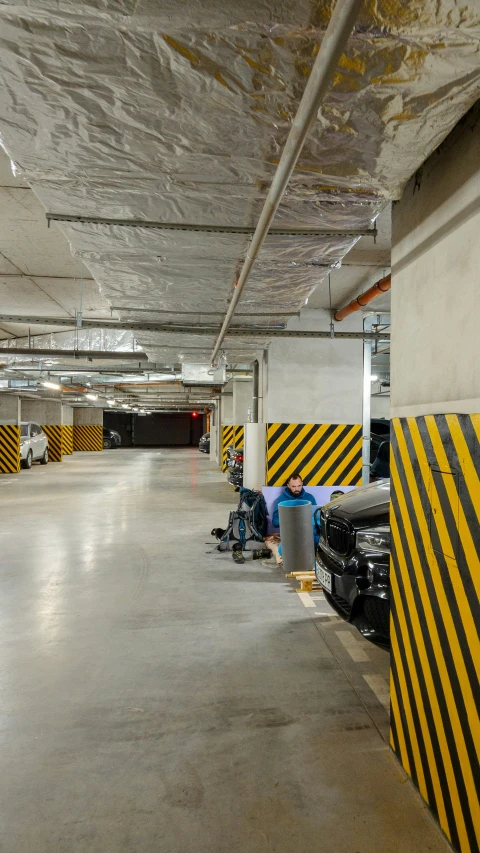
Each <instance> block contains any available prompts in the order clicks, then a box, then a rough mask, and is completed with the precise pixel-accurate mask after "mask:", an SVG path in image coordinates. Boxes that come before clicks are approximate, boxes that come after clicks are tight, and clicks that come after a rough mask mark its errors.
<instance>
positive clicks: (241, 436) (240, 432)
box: [233, 424, 245, 448]
mask: <svg viewBox="0 0 480 853" xmlns="http://www.w3.org/2000/svg"><path fill="white" fill-rule="evenodd" d="M233 430H234V436H233V441H234V445H235V447H239V448H240V447H243V446H244V445H245V427H244V426H243V424H242V425H241V426H235V427H234V428H233Z"/></svg>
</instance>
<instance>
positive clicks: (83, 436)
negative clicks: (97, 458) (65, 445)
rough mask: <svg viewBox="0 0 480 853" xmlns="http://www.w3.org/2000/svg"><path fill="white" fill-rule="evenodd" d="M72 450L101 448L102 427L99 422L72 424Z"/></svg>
mask: <svg viewBox="0 0 480 853" xmlns="http://www.w3.org/2000/svg"><path fill="white" fill-rule="evenodd" d="M73 449H74V450H103V427H102V426H101V424H74V425H73Z"/></svg>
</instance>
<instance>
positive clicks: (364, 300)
mask: <svg viewBox="0 0 480 853" xmlns="http://www.w3.org/2000/svg"><path fill="white" fill-rule="evenodd" d="M391 286H392V277H391V275H386V276H385V278H381V279H380V281H377V282H375V284H373V285H372V287H369V289H368V290H366V291H365V292H364V293H361V294H360V296H357V298H356V299H352V301H351V302H349V303H348V305H345V307H344V308H340V310H339V311H337V313H336V314H334V316H333V319H334V320H336V321H337V323H339V322H340V321H341V320H344V319H345V317H349V316H350V314H353V313H354V312H355V311H360V308H364V307H365V305H368V303H369V302H371V301H372V299H375V298H376V297H377V296H380V295H381V294H382V293H387V291H388V290H390V288H391Z"/></svg>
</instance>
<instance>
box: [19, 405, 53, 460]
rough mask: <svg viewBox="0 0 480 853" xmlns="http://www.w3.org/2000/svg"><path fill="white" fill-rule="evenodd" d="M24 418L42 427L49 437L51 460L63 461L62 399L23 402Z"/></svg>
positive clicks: (49, 456) (49, 457)
mask: <svg viewBox="0 0 480 853" xmlns="http://www.w3.org/2000/svg"><path fill="white" fill-rule="evenodd" d="M21 409H22V420H24V421H33V422H34V423H36V424H39V426H41V427H42V429H43V431H44V432H45V433H46V436H47V438H48V459H49V462H61V461H62V455H63V426H62V404H61V402H60V400H28V399H24V400H22V402H21Z"/></svg>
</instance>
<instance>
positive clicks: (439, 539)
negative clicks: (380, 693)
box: [391, 415, 480, 853]
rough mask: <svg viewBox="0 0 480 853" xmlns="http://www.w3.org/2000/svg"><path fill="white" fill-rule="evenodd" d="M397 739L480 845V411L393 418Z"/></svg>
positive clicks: (433, 799)
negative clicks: (479, 760) (479, 769)
mask: <svg viewBox="0 0 480 853" xmlns="http://www.w3.org/2000/svg"><path fill="white" fill-rule="evenodd" d="M392 425H393V430H392V437H391V440H392V445H391V450H392V452H391V483H392V506H391V528H392V567H391V583H392V619H391V634H392V666H391V745H392V748H393V750H394V751H395V753H396V755H397V756H398V758H399V759H400V761H401V763H402V765H403V767H404V769H405V770H406V771H407V773H408V774H409V776H411V778H412V780H413V782H414V783H415V785H416V786H417V787H418V789H419V791H420V793H421V795H422V797H423V798H424V800H425V801H426V802H427V803H428V805H429V806H430V808H431V809H432V811H433V812H434V814H435V815H436V816H437V818H438V821H439V823H440V826H441V828H442V830H443V831H444V833H445V835H446V836H447V837H448V839H449V840H450V841H451V843H452V845H453V847H454V848H455V849H456V850H459V851H461V853H474V851H478V850H480V820H479V815H480V812H479V801H478V783H479V775H478V758H479V753H480V722H479V713H478V710H479V709H478V699H479V696H478V677H479V675H480V643H479V636H478V625H479V612H478V596H479V595H480V415H429V416H425V417H417V418H405V419H404V418H397V419H394V420H393V422H392Z"/></svg>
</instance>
